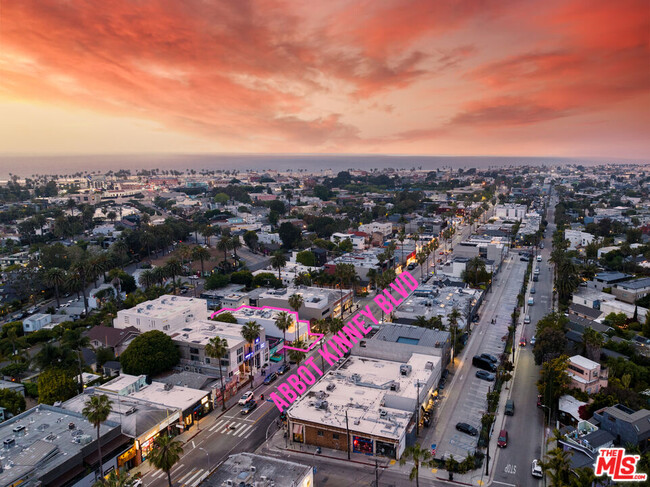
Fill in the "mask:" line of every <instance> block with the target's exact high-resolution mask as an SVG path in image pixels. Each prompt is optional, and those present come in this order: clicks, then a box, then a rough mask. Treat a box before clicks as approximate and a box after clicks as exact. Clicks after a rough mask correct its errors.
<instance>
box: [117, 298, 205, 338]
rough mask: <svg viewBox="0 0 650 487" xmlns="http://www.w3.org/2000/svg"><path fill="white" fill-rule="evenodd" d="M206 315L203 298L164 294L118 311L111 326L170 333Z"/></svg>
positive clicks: (143, 331) (142, 331)
mask: <svg viewBox="0 0 650 487" xmlns="http://www.w3.org/2000/svg"><path fill="white" fill-rule="evenodd" d="M207 316H208V311H207V304H206V302H205V300H203V299H199V298H187V297H184V296H170V295H168V294H166V295H164V296H161V297H159V298H158V299H154V300H151V301H145V302H144V303H140V304H138V305H137V306H134V307H133V308H129V309H123V310H120V311H118V312H117V318H115V320H113V326H114V327H115V328H126V327H128V326H133V327H135V328H137V329H138V330H139V331H140V332H141V333H145V332H147V331H152V330H158V331H162V332H164V333H170V332H172V331H175V330H178V329H180V328H183V327H184V326H185V325H187V324H188V323H191V322H192V321H196V320H200V319H205V318H207Z"/></svg>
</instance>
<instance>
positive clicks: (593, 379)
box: [567, 355, 608, 394]
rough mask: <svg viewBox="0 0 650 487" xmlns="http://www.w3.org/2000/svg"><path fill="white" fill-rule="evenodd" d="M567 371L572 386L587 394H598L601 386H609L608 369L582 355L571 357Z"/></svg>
mask: <svg viewBox="0 0 650 487" xmlns="http://www.w3.org/2000/svg"><path fill="white" fill-rule="evenodd" d="M567 373H568V374H569V377H570V378H571V387H572V388H577V389H580V390H581V391H584V392H586V393H587V394H596V393H597V392H598V391H600V389H601V388H603V387H607V375H608V374H607V369H603V368H601V366H600V364H599V363H598V362H594V361H593V360H589V359H588V358H586V357H583V356H582V355H574V356H573V357H571V358H569V363H568V365H567Z"/></svg>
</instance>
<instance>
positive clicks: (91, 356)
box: [81, 348, 97, 365]
mask: <svg viewBox="0 0 650 487" xmlns="http://www.w3.org/2000/svg"><path fill="white" fill-rule="evenodd" d="M81 356H82V357H83V360H84V363H85V364H86V365H93V364H95V363H97V355H95V351H94V350H92V349H90V348H82V349H81Z"/></svg>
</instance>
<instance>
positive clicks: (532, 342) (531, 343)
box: [530, 335, 535, 347]
mask: <svg viewBox="0 0 650 487" xmlns="http://www.w3.org/2000/svg"><path fill="white" fill-rule="evenodd" d="M534 345H535V335H533V336H532V337H530V346H531V347H532V346H534Z"/></svg>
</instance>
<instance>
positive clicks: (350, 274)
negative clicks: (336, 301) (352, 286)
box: [334, 264, 356, 319]
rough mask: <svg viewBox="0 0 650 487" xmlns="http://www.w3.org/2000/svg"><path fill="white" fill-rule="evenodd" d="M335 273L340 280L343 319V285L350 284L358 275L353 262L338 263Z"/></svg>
mask: <svg viewBox="0 0 650 487" xmlns="http://www.w3.org/2000/svg"><path fill="white" fill-rule="evenodd" d="M334 275H335V276H336V278H337V279H338V280H339V289H340V290H341V300H340V306H341V319H342V318H343V286H344V285H346V284H349V283H350V282H351V281H352V280H353V279H354V276H356V271H355V270H354V266H353V265H352V264H336V268H335V269H334Z"/></svg>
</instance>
